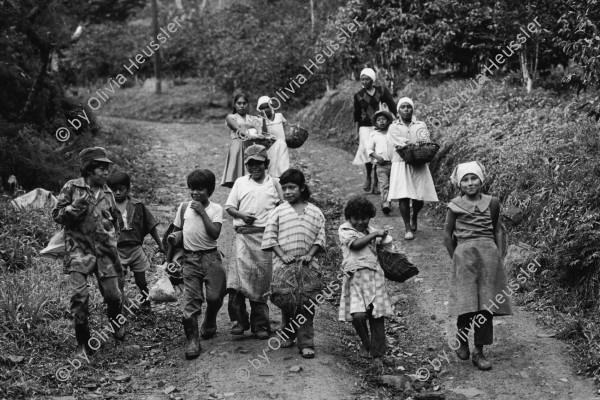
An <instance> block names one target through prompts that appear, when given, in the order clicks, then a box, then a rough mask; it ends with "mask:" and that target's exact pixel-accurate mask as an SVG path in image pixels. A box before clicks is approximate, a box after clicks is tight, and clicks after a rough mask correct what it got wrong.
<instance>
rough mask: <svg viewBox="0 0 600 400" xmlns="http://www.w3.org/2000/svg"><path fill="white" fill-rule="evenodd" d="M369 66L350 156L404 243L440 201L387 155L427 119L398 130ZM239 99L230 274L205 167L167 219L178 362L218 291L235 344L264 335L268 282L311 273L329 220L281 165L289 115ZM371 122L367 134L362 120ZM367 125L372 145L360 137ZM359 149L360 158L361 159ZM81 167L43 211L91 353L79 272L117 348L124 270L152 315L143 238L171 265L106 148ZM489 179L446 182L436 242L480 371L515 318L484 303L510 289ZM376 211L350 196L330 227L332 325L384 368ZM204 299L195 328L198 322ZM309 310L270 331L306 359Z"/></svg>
mask: <svg viewBox="0 0 600 400" xmlns="http://www.w3.org/2000/svg"><path fill="white" fill-rule="evenodd" d="M371 71H372V70H371ZM371 71H369V70H366V71H363V74H362V76H361V81H362V82H363V86H364V88H363V90H361V92H359V94H358V100H357V98H356V97H355V105H356V107H362V106H363V105H364V104H367V111H365V112H364V114H363V113H361V114H360V115H358V114H356V115H357V116H358V117H359V120H358V122H359V134H360V135H361V146H360V148H359V153H360V154H357V157H356V160H358V161H359V162H363V161H365V160H370V161H368V162H364V164H366V165H367V167H366V169H367V172H368V173H372V172H375V173H376V174H377V175H378V176H379V179H378V183H377V186H378V188H380V190H381V193H382V210H383V212H384V213H386V214H387V213H389V209H390V201H391V200H392V199H399V201H400V211H401V213H402V217H403V220H404V223H405V226H406V236H405V238H406V239H412V235H409V233H410V234H412V233H413V232H414V231H416V228H417V226H416V225H417V215H418V212H419V210H420V209H421V208H422V206H423V201H437V196H436V195H435V189H434V187H433V181H432V178H431V174H430V172H429V169H428V168H427V166H423V167H413V166H411V165H408V164H406V163H405V162H403V161H402V159H401V158H400V157H399V155H398V154H397V153H395V152H394V149H395V146H403V145H405V144H406V143H408V142H410V141H415V140H421V139H423V138H425V136H423V135H427V137H426V139H428V133H427V131H426V127H425V124H424V123H422V122H419V121H417V120H415V119H414V117H413V109H414V104H413V102H412V100H410V99H408V98H402V99H400V101H399V102H398V106H397V109H396V113H397V115H398V116H399V118H398V120H397V121H395V120H394V116H393V115H392V113H391V112H389V111H387V110H383V109H379V110H376V109H375V106H374V105H375V104H376V101H379V100H381V99H384V100H385V101H389V100H390V99H387V95H385V91H382V89H379V88H376V89H373V86H372V84H373V81H374V80H375V75H374V72H371ZM373 90H374V91H373ZM382 93H383V94H382ZM369 98H372V99H374V100H373V101H370V100H369ZM378 99H379V100H378ZM391 101H392V102H393V100H391ZM234 103H235V112H234V113H233V114H231V115H229V116H227V119H226V123H227V125H228V126H229V128H230V129H231V139H232V143H231V145H230V148H229V154H228V157H227V162H226V167H225V171H224V174H223V178H222V180H221V184H222V185H223V186H225V187H229V188H231V191H230V193H229V196H228V198H227V201H226V203H225V207H224V208H225V211H226V212H227V213H228V214H229V215H230V216H231V217H232V219H233V227H234V230H235V250H234V252H233V253H232V254H230V256H229V262H228V263H227V265H225V266H224V265H223V264H224V263H223V260H222V254H221V252H220V251H219V250H218V248H219V242H220V240H219V239H220V236H221V230H222V225H223V207H222V206H221V205H219V204H217V203H215V202H213V201H212V200H211V196H212V194H213V192H214V190H215V185H216V178H215V175H214V173H213V172H211V171H209V170H206V169H197V170H194V171H192V172H191V173H190V174H189V175H188V177H187V186H188V189H189V194H190V198H191V200H189V201H186V202H183V203H182V204H180V206H179V208H178V210H177V213H176V215H175V218H174V222H173V225H174V229H173V233H172V234H177V233H178V232H181V236H182V240H181V247H182V249H183V252H184V255H183V257H182V258H181V261H180V263H181V266H182V275H183V284H184V287H185V289H184V300H183V312H182V325H183V328H184V332H185V336H186V340H187V345H186V349H185V357H186V358H187V359H194V358H196V357H198V356H199V355H200V353H201V343H200V339H203V340H208V339H210V338H212V337H213V336H214V335H215V334H216V332H217V315H218V313H219V311H220V309H221V307H222V305H223V302H224V298H225V296H227V295H228V296H229V297H228V310H227V311H228V314H229V318H230V320H231V322H232V327H231V328H230V330H229V333H230V334H231V335H243V334H244V332H246V331H248V330H250V331H251V332H252V333H253V334H254V335H255V337H256V338H258V339H262V340H264V339H269V338H270V337H272V336H271V335H272V333H273V330H272V328H271V325H270V319H269V305H268V300H269V297H270V295H272V293H271V289H272V288H273V287H274V286H275V284H277V283H279V282H274V280H276V279H277V278H276V277H277V276H282V274H281V273H279V272H282V271H283V272H285V271H287V269H289V268H303V269H304V271H307V272H309V271H310V272H314V273H316V274H320V269H321V267H320V265H319V262H318V255H319V253H321V252H322V251H323V250H324V249H325V244H326V237H325V217H324V215H323V213H322V212H321V210H320V209H319V208H318V207H316V206H315V205H314V204H312V203H311V202H309V200H310V190H309V188H308V186H307V184H306V180H305V176H304V174H303V173H302V172H301V171H300V170H298V169H294V168H289V158H288V155H287V148H286V147H285V132H284V130H283V124H284V123H285V119H284V118H283V117H282V116H281V114H278V113H275V112H274V110H273V108H272V107H271V105H270V103H269V98H268V97H266V96H265V97H262V98H261V99H259V101H258V106H257V109H258V111H259V112H261V113H264V115H263V118H259V117H253V116H250V115H248V113H247V110H248V103H249V98H248V96H246V95H238V96H236V98H235V101H234ZM371 111H372V115H369V113H371ZM369 121H370V122H371V123H372V124H373V125H374V128H373V127H371V126H369V125H366V124H367V122H369ZM366 128H368V140H364V137H365V136H366V134H367V133H366V132H367V129H366ZM252 129H255V130H256V131H258V130H262V131H263V133H265V132H271V133H272V134H273V137H274V138H275V144H274V145H273V146H271V148H270V149H269V150H267V149H266V148H265V147H264V146H262V145H259V144H253V145H249V146H246V145H245V143H244V142H245V140H244V139H245V138H247V137H249V135H250V136H251V135H253V134H255V133H252V132H249V131H251V130H252ZM277 141H280V142H279V144H277ZM270 151H271V152H270ZM361 152H362V153H361ZM361 154H362V155H365V154H366V156H368V157H369V158H368V159H367V158H361V157H362V156H361ZM80 158H81V163H82V167H81V177H80V178H78V179H74V180H71V181H69V182H67V183H66V184H65V186H64V187H63V189H62V191H61V193H60V195H59V201H58V204H57V206H56V207H55V208H54V209H53V211H52V215H53V217H54V220H55V221H56V222H57V223H59V224H62V225H64V227H65V239H66V240H65V245H66V252H67V257H66V263H65V272H66V273H68V274H69V275H70V283H71V290H72V293H73V296H72V298H71V314H72V316H73V319H74V322H75V333H76V338H77V343H78V351H79V352H85V353H86V354H87V355H90V354H92V353H93V350H94V349H91V348H90V346H89V341H90V333H89V332H90V331H89V326H88V317H89V310H88V297H89V289H88V286H87V277H88V275H90V274H94V275H96V278H97V280H98V284H99V287H100V290H101V293H102V295H103V296H104V300H105V302H106V303H107V306H108V307H107V314H108V318H109V321H111V322H110V323H111V325H113V326H114V327H113V329H114V336H115V338H116V339H118V340H123V338H124V335H125V330H124V325H123V324H119V323H117V321H118V320H119V318H118V315H119V314H120V313H121V312H122V311H121V310H122V307H123V303H124V299H125V296H124V278H123V277H124V274H125V273H124V271H125V272H126V269H125V268H127V267H129V268H131V269H132V271H133V272H134V276H135V281H136V284H137V285H138V287H139V289H140V292H141V293H142V295H141V298H142V301H141V303H142V306H143V308H144V309H146V310H149V309H150V308H151V307H150V304H149V300H148V298H147V284H146V279H145V271H146V270H147V268H148V260H147V258H146V256H145V255H144V252H143V251H142V249H141V245H142V242H143V239H144V237H145V236H146V235H147V234H150V235H151V236H152V237H153V238H154V240H155V241H156V243H157V244H158V246H159V249H160V250H161V251H163V252H165V251H166V255H167V256H166V261H167V262H168V263H170V262H172V261H173V257H174V254H175V249H174V248H173V247H170V248H169V249H164V248H163V246H162V244H161V241H160V240H159V237H158V234H157V232H156V221H155V220H154V218H153V217H152V214H151V213H150V212H149V211H148V210H147V208H146V207H145V206H144V205H143V204H142V203H141V202H139V201H137V200H134V199H133V198H131V196H130V195H129V189H130V185H131V181H130V178H129V176H128V175H127V174H125V173H123V172H118V171H117V172H114V173H113V174H112V175H110V176H109V174H108V172H109V167H110V164H112V162H111V161H110V160H109V159H108V157H107V153H106V150H105V149H103V148H101V147H95V148H88V149H84V150H83V151H82V152H81V153H80ZM356 160H355V162H356ZM373 170H375V171H373ZM270 171H271V172H270ZM484 180H485V169H484V168H483V166H482V165H481V164H479V163H478V162H469V163H463V164H459V165H458V166H457V167H456V168H455V170H454V172H453V174H452V182H454V183H455V184H456V186H457V187H458V188H459V189H460V191H461V195H460V196H458V197H456V198H455V199H453V200H452V201H451V202H450V203H449V205H448V212H447V218H446V230H445V233H446V239H445V245H446V248H447V250H448V253H449V254H450V256H451V258H452V260H453V267H452V272H451V278H450V286H451V299H452V302H451V311H452V313H453V314H454V315H457V316H458V319H457V327H458V333H457V340H458V341H459V343H460V346H459V347H458V348H457V349H456V354H457V356H458V357H459V358H461V359H469V358H471V359H472V361H473V363H474V364H475V365H476V366H477V367H478V368H479V369H482V370H487V369H490V368H491V363H490V362H489V361H488V360H487V359H486V358H485V356H484V355H483V346H484V345H489V344H491V343H492V340H493V325H492V318H493V316H495V315H507V314H510V313H511V309H510V301H506V302H504V303H503V304H502V305H501V306H500V307H498V308H497V309H496V310H494V311H493V312H492V311H490V310H489V307H486V305H487V304H489V303H490V301H492V302H493V301H494V299H495V298H496V296H497V294H498V293H501V291H502V289H503V288H504V287H505V286H506V281H507V280H506V275H505V273H504V269H503V267H502V262H501V257H502V255H503V253H504V250H505V249H504V238H503V234H504V233H503V229H502V225H501V223H500V222H499V203H498V199H497V198H494V197H491V196H488V195H485V194H482V193H481V189H482V185H483V182H484ZM388 182H389V188H388ZM107 183H108V184H107ZM367 183H369V185H365V190H367V189H369V191H371V190H372V189H373V182H372V181H370V182H369V181H368V182H367ZM109 186H110V187H109ZM111 189H112V190H111ZM411 200H412V209H413V214H412V216H411V215H410V214H409V212H410V203H409V202H410V201H411ZM376 212H377V210H376V207H375V206H374V205H373V203H371V202H370V201H369V200H368V199H367V198H366V197H364V196H355V197H353V198H351V199H350V200H348V202H347V204H346V205H345V208H344V217H345V219H346V222H344V223H343V224H342V225H341V226H340V227H339V229H338V236H339V246H340V247H341V249H342V254H343V262H342V264H341V265H340V271H341V275H339V277H340V278H342V284H341V292H342V294H341V300H340V307H339V320H340V321H347V322H352V324H353V326H354V328H355V330H356V333H357V335H358V336H359V338H360V340H361V343H362V346H361V349H360V352H359V355H360V356H361V357H365V358H373V359H375V360H378V361H377V362H381V357H382V356H384V355H385V353H386V336H385V323H384V317H386V316H391V315H392V312H393V310H392V306H391V303H390V299H389V295H388V292H387V288H386V282H385V275H384V272H383V270H382V268H381V265H380V264H379V261H378V257H377V251H378V248H379V246H384V247H388V249H392V248H393V247H394V245H393V240H392V238H391V237H390V235H389V234H388V232H387V231H386V230H382V229H378V228H377V227H375V226H372V225H371V220H372V218H373V217H375V215H376ZM338 287H339V285H338ZM246 299H247V300H248V301H249V309H250V310H249V311H250V312H248V309H247V305H246ZM205 301H206V303H207V304H206V312H205V316H204V320H203V322H202V324H201V326H200V327H198V317H199V316H200V314H201V311H202V305H203V302H205ZM307 305H310V306H307ZM314 309H315V302H314V300H313V299H311V298H310V297H308V296H303V297H302V299H301V301H300V303H298V304H296V305H295V306H294V307H293V308H291V309H290V308H288V307H286V308H282V320H283V321H282V326H281V330H280V331H279V332H278V336H279V338H282V339H284V340H282V341H281V347H283V348H289V347H293V346H294V345H297V347H298V349H299V352H300V354H301V356H302V357H304V358H313V357H314V356H315V345H314V335H315V332H314V326H313V321H314ZM299 320H301V323H298V321H299ZM474 321H477V323H473V322H474ZM469 329H473V330H474V338H475V350H474V352H473V354H472V355H471V353H470V349H469V345H468V340H467V337H468V331H469ZM465 332H466V333H465Z"/></svg>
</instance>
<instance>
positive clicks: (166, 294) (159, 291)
mask: <svg viewBox="0 0 600 400" xmlns="http://www.w3.org/2000/svg"><path fill="white" fill-rule="evenodd" d="M158 271H159V274H160V278H159V279H158V281H156V283H155V284H154V285H153V286H152V287H151V288H150V294H149V297H150V300H152V301H153V302H155V303H169V302H174V301H177V296H176V295H175V288H174V287H173V285H172V284H171V281H170V280H169V276H168V275H167V273H166V271H165V270H164V269H163V268H159V270H158Z"/></svg>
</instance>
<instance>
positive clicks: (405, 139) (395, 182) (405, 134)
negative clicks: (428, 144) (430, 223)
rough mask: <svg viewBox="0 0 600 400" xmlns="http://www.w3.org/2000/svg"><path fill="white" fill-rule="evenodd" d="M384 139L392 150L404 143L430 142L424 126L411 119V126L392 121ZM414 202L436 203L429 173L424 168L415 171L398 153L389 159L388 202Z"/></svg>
mask: <svg viewBox="0 0 600 400" xmlns="http://www.w3.org/2000/svg"><path fill="white" fill-rule="evenodd" d="M387 138H388V141H389V143H388V144H389V146H391V148H392V149H394V148H395V146H398V145H400V146H404V145H405V144H406V143H409V142H410V143H416V142H417V141H430V140H431V139H430V136H429V131H428V130H427V125H425V122H423V121H417V120H416V119H415V118H413V120H412V122H411V123H410V125H406V124H405V123H404V122H402V120H398V121H394V123H393V124H392V125H390V127H389V128H388V133H387ZM405 198H408V199H413V200H422V201H439V200H438V197H437V193H436V192H435V186H434V184H433V178H432V177H431V172H429V166H428V165H427V164H425V165H421V166H418V167H415V166H412V165H410V164H407V163H405V162H404V161H403V160H402V157H400V155H399V154H398V152H396V151H394V152H393V156H392V171H391V173H390V192H389V194H388V201H390V200H397V199H405Z"/></svg>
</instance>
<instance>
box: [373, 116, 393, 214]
mask: <svg viewBox="0 0 600 400" xmlns="http://www.w3.org/2000/svg"><path fill="white" fill-rule="evenodd" d="M372 120H373V125H375V129H374V130H372V131H371V134H370V136H369V145H368V147H367V152H368V153H369V157H371V161H372V163H373V165H374V166H375V173H376V174H377V179H378V181H379V191H380V192H381V210H382V211H383V213H384V214H386V215H387V214H389V213H390V211H391V208H390V202H389V201H388V199H387V197H388V193H389V188H390V173H391V171H392V161H391V160H392V155H393V154H392V153H391V152H390V150H392V151H393V148H392V147H391V146H388V139H387V137H386V134H387V130H388V127H389V126H390V125H391V123H392V122H393V121H394V116H393V115H392V113H391V112H389V111H385V110H381V111H377V112H376V113H375V114H373V118H372Z"/></svg>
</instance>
